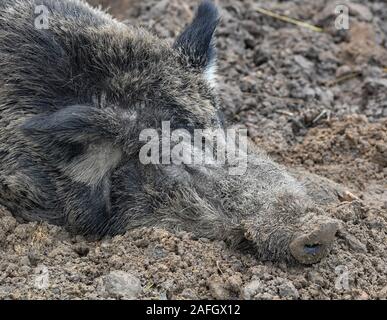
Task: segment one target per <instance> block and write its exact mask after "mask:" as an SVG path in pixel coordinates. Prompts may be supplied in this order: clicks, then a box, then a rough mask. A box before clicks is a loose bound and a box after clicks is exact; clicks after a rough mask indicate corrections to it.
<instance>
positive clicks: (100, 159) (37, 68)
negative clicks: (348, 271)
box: [0, 0, 338, 264]
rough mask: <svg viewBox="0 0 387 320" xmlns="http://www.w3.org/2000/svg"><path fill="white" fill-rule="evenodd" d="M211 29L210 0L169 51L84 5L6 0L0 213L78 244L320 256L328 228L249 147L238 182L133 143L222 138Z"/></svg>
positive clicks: (2, 14)
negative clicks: (125, 239)
mask: <svg viewBox="0 0 387 320" xmlns="http://www.w3.org/2000/svg"><path fill="white" fill-rule="evenodd" d="M218 20H219V15H218V10H217V8H216V7H215V6H214V5H213V4H212V2H210V1H204V2H203V3H202V4H201V5H200V6H199V8H198V10H197V14H196V16H195V18H194V20H193V21H192V23H191V24H189V25H188V26H187V27H186V28H185V30H184V31H183V32H182V33H181V34H180V36H178V38H177V39H176V41H175V43H174V44H173V45H171V44H170V43H168V42H167V41H165V40H161V39H158V38H157V37H156V36H154V35H152V34H151V33H150V32H148V31H146V30H144V29H141V28H137V27H134V26H129V25H125V24H123V23H121V22H118V21H116V20H114V19H113V18H112V17H111V16H109V15H108V14H106V13H104V12H102V11H100V10H97V9H94V8H92V7H91V6H89V5H88V4H87V3H85V2H82V1H79V0H60V1H59V0H19V1H13V0H2V1H1V2H0V203H1V204H2V205H4V206H6V207H7V208H8V209H9V210H10V211H11V212H12V213H13V214H14V215H15V216H16V217H19V218H21V219H23V220H27V221H47V222H49V223H52V224H57V225H63V226H65V227H66V228H67V229H68V230H70V231H71V232H73V233H77V234H85V235H95V236H98V237H103V236H106V235H116V234H119V233H123V232H125V231H126V230H129V229H132V228H137V227H144V226H149V227H152V226H157V227H164V228H167V229H181V230H186V231H189V232H193V233H194V234H196V235H197V236H198V237H207V238H209V239H222V240H224V241H226V242H227V243H229V244H230V245H231V246H233V247H236V248H249V249H250V250H254V252H255V253H256V255H257V256H258V257H259V258H261V259H265V260H273V261H289V262H296V261H298V262H301V263H306V264H309V263H315V262H317V261H319V260H320V259H321V258H322V257H323V256H325V255H326V254H327V252H328V250H329V247H330V245H331V243H332V242H333V240H334V237H335V233H336V231H337V228H338V225H337V223H336V221H334V220H331V219H329V218H327V217H325V216H324V214H323V212H322V211H321V209H319V208H318V206H317V205H316V204H314V202H313V201H312V200H311V199H310V198H309V197H308V196H307V193H306V191H305V190H304V188H303V187H302V185H301V184H300V183H298V182H297V181H296V180H295V179H294V178H292V177H291V176H290V175H289V174H288V173H287V172H286V170H285V169H284V168H282V167H281V166H279V165H277V164H276V163H274V162H273V161H271V160H270V159H269V158H268V157H267V156H266V155H265V154H264V153H263V152H262V151H260V150H258V149H256V148H254V147H252V146H251V145H250V146H249V148H248V150H246V152H245V153H244V154H245V157H246V170H245V172H243V173H242V174H238V175H232V174H230V170H229V169H230V163H229V162H227V161H226V162H224V163H222V164H219V163H212V164H208V163H206V164H203V165H192V164H187V163H185V162H182V163H178V164H176V163H174V162H168V163H150V164H144V163H143V161H141V159H140V158H141V157H139V154H140V153H141V150H142V148H143V147H144V145H146V142H145V141H142V140H141V139H139V137H140V136H141V133H142V132H144V130H148V129H149V128H153V130H155V131H156V132H161V131H162V124H163V123H165V122H167V123H168V124H169V126H170V129H171V130H185V132H188V133H189V134H193V132H194V131H195V130H197V129H209V130H212V129H213V130H220V131H221V132H226V126H225V124H224V121H223V120H222V116H221V112H220V109H221V102H220V99H219V98H218V95H217V90H216V78H215V68H216V48H215V44H214V32H215V29H216V26H217V23H218ZM188 144H189V143H188ZM175 145H176V143H175ZM219 145H220V144H219ZM202 152H203V149H202V148H201V147H199V148H194V151H193V153H196V154H200V153H202ZM241 154H243V153H241Z"/></svg>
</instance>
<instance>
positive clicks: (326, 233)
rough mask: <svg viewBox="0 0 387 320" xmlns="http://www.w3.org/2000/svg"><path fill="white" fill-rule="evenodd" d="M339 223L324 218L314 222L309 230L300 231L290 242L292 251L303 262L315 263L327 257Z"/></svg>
mask: <svg viewBox="0 0 387 320" xmlns="http://www.w3.org/2000/svg"><path fill="white" fill-rule="evenodd" d="M338 229H339V223H338V222H337V221H336V220H333V219H324V220H320V221H316V222H314V223H313V225H312V227H311V228H310V230H309V231H304V232H301V233H298V234H297V235H296V236H295V237H294V239H293V240H292V241H291V242H290V244H289V249H290V253H291V254H292V256H293V257H294V259H296V260H297V261H298V262H300V263H302V264H313V263H316V262H319V261H320V260H321V259H322V258H323V257H325V256H326V255H327V254H328V252H329V249H330V247H331V245H332V243H333V241H334V239H335V235H336V232H337V231H338Z"/></svg>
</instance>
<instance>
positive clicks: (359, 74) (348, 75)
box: [327, 71, 361, 87]
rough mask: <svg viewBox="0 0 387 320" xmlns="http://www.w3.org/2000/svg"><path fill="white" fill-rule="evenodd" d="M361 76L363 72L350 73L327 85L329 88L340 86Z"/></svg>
mask: <svg viewBox="0 0 387 320" xmlns="http://www.w3.org/2000/svg"><path fill="white" fill-rule="evenodd" d="M359 76H361V72H358V71H354V72H350V73H348V74H345V75H343V76H342V77H338V78H336V79H334V80H332V81H330V82H328V83H327V85H328V87H333V86H335V85H337V84H340V83H342V82H345V81H348V80H351V79H354V78H357V77H359Z"/></svg>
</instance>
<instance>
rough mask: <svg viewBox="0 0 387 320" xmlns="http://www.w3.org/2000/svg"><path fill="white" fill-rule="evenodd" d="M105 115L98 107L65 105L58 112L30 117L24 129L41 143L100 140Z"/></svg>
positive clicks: (23, 126)
mask: <svg viewBox="0 0 387 320" xmlns="http://www.w3.org/2000/svg"><path fill="white" fill-rule="evenodd" d="M104 120H106V118H105V119H103V115H102V114H101V111H100V110H99V109H97V108H94V107H90V106H83V105H72V106H68V107H64V108H62V109H60V110H58V111H56V112H53V113H50V114H44V115H37V116H34V117H32V118H30V119H28V120H27V121H26V122H25V123H24V124H23V125H22V127H21V129H22V131H23V132H24V133H25V134H26V135H27V136H30V137H31V138H33V139H34V140H35V141H36V142H39V143H40V144H42V145H43V144H49V143H50V142H52V141H60V142H67V143H77V142H80V143H82V142H86V141H89V142H90V141H93V140H99V139H101V137H102V136H104V135H105V134H107V132H104V128H105V127H106V126H104V125H103V123H101V122H103V121H104Z"/></svg>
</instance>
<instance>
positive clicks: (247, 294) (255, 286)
mask: <svg viewBox="0 0 387 320" xmlns="http://www.w3.org/2000/svg"><path fill="white" fill-rule="evenodd" d="M261 290H262V283H261V281H259V280H253V281H251V282H250V283H248V284H247V285H246V286H245V287H244V288H243V293H242V296H243V299H246V300H250V299H252V298H254V296H255V295H257V293H259V292H260V291H261Z"/></svg>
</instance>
